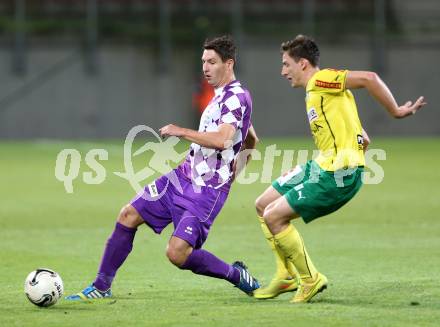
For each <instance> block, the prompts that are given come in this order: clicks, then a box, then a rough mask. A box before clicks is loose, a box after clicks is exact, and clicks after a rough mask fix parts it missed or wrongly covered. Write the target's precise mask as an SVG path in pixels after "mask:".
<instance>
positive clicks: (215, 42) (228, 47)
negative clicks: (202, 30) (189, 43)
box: [203, 35, 237, 62]
mask: <svg viewBox="0 0 440 327" xmlns="http://www.w3.org/2000/svg"><path fill="white" fill-rule="evenodd" d="M203 48H204V49H205V50H214V51H215V52H217V54H218V55H219V56H220V58H222V61H223V62H225V61H226V60H228V59H232V60H234V62H235V61H236V60H235V59H236V55H237V54H236V52H237V47H236V46H235V44H234V40H233V39H232V37H231V36H229V35H223V36H219V37H215V38H213V39H206V40H205V43H204V44H203Z"/></svg>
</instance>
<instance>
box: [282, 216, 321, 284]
mask: <svg viewBox="0 0 440 327" xmlns="http://www.w3.org/2000/svg"><path fill="white" fill-rule="evenodd" d="M274 240H275V244H276V246H277V247H278V248H279V249H280V250H281V252H283V254H284V257H285V258H286V259H287V261H290V262H292V264H293V265H294V266H295V268H296V270H297V271H298V274H299V277H300V278H301V280H304V281H306V282H309V281H311V280H314V279H315V278H316V274H317V271H316V268H315V266H314V265H313V262H312V260H310V257H309V255H308V254H307V251H306V248H305V246H304V242H303V239H302V238H301V235H299V233H298V231H297V230H296V228H295V227H294V226H293V225H292V224H289V227H287V228H286V229H285V230H283V231H282V232H280V233H278V234H276V235H275V236H274Z"/></svg>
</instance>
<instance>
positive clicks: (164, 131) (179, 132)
mask: <svg viewBox="0 0 440 327" xmlns="http://www.w3.org/2000/svg"><path fill="white" fill-rule="evenodd" d="M183 131H184V128H182V127H179V126H177V125H173V124H169V125H166V126H164V127H162V128H161V129H159V133H160V136H161V137H162V138H163V137H167V136H177V137H180V136H183Z"/></svg>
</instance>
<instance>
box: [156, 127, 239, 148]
mask: <svg viewBox="0 0 440 327" xmlns="http://www.w3.org/2000/svg"><path fill="white" fill-rule="evenodd" d="M159 132H160V135H161V136H162V137H166V136H177V137H183V138H184V139H185V140H187V141H190V142H193V143H197V144H199V145H201V146H203V147H205V148H211V149H218V150H224V149H227V148H228V147H230V146H231V145H232V138H233V137H234V133H235V127H234V126H233V125H231V124H226V123H224V124H221V125H219V127H218V129H217V131H216V132H199V131H195V130H193V129H189V128H183V127H180V126H177V125H173V124H169V125H166V126H164V127H162V128H161V129H159Z"/></svg>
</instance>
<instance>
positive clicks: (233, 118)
mask: <svg viewBox="0 0 440 327" xmlns="http://www.w3.org/2000/svg"><path fill="white" fill-rule="evenodd" d="M220 110H221V113H220V123H219V124H231V125H232V126H234V127H235V129H237V128H238V126H239V125H240V123H241V121H242V119H243V110H242V105H241V102H240V98H239V97H238V95H237V94H233V93H231V94H229V95H228V94H226V95H225V97H224V98H223V100H222V101H221V102H220Z"/></svg>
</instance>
